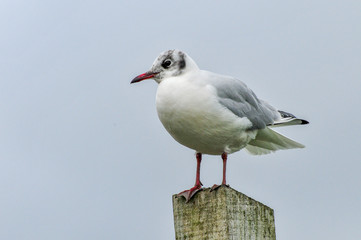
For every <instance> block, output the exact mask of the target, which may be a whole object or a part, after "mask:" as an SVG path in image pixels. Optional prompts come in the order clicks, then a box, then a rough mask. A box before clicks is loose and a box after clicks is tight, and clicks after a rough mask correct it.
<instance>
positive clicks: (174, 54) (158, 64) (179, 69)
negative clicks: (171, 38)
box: [130, 50, 198, 83]
mask: <svg viewBox="0 0 361 240" xmlns="http://www.w3.org/2000/svg"><path fill="white" fill-rule="evenodd" d="M197 69H198V66H197V64H196V63H195V62H194V61H193V59H191V58H190V57H189V56H188V55H187V54H186V53H184V52H182V51H180V50H168V51H165V52H162V53H161V54H160V55H159V57H157V58H156V59H155V61H154V63H153V65H152V67H151V68H150V70H149V71H148V72H146V73H143V74H140V75H139V76H136V77H135V78H134V79H133V80H132V81H131V82H130V83H136V82H140V81H143V80H145V79H151V78H153V79H154V80H155V81H156V82H158V83H160V82H161V81H163V80H164V79H166V78H169V77H177V76H180V75H182V74H185V73H187V72H189V71H192V70H197Z"/></svg>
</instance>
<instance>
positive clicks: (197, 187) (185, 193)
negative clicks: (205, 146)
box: [178, 153, 203, 202]
mask: <svg viewBox="0 0 361 240" xmlns="http://www.w3.org/2000/svg"><path fill="white" fill-rule="evenodd" d="M196 157H197V173H196V183H195V184H194V187H192V188H191V189H189V190H185V191H183V192H180V193H178V196H183V197H185V199H186V202H188V201H189V200H190V199H191V198H192V197H193V196H194V195H195V194H196V193H197V192H198V191H200V190H201V188H202V185H203V184H202V183H201V181H200V175H201V161H202V153H197V154H196Z"/></svg>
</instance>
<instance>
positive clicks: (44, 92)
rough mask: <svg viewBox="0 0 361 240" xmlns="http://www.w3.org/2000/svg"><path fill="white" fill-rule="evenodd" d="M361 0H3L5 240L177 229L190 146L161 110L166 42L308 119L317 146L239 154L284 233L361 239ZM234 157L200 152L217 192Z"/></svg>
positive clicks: (160, 234)
mask: <svg viewBox="0 0 361 240" xmlns="http://www.w3.org/2000/svg"><path fill="white" fill-rule="evenodd" d="M360 12H361V2H360V1H356V0H355V1H351V0H347V1H332V0H331V1H330V0H327V1H326V0H316V1H314V0H313V1H285V0H284V1H283V0H280V1H266V0H264V1H229V2H219V1H179V2H169V1H143V2H141V1H115V0H114V1H87V2H86V1H24V0H19V1H1V2H0V29H1V38H0V114H1V117H0V206H1V212H0V239H16V240H18V239H19V240H20V239H21V240H22V239H24V240H25V239H54V240H56V239H173V238H174V229H173V214H172V202H171V195H172V194H174V193H178V192H180V191H182V190H184V189H188V188H190V187H191V186H192V185H193V184H194V178H195V167H196V161H195V156H194V152H193V150H190V149H187V148H186V147H183V146H181V145H179V144H178V143H177V142H175V141H174V140H173V139H172V138H171V136H170V135H168V133H167V132H166V131H165V129H164V128H163V126H162V125H161V123H160V122H159V120H158V117H157V114H156V110H155V101H154V99H155V92H156V88H157V85H156V83H155V82H154V81H144V82H142V83H140V84H135V85H130V84H129V82H130V80H131V79H132V78H133V77H134V76H136V75H138V74H140V73H143V72H145V71H147V70H148V69H149V68H150V66H151V64H152V62H153V60H154V59H155V58H156V57H157V56H158V54H159V53H160V52H162V51H164V50H167V49H173V48H177V49H181V50H184V51H185V52H187V53H188V54H189V55H190V56H191V57H192V58H193V59H194V60H195V61H196V62H197V63H198V65H199V67H200V68H201V69H206V70H210V71H213V72H217V73H222V74H227V75H232V76H235V77H237V78H240V79H242V80H243V81H244V82H246V83H247V85H248V86H249V87H250V88H252V89H253V91H254V92H255V93H256V94H257V95H258V96H259V97H260V98H262V99H264V100H267V101H268V102H270V103H271V104H272V105H274V106H275V107H277V108H279V109H282V110H285V111H289V112H291V113H293V114H295V115H297V116H299V117H302V118H305V119H307V120H309V121H310V122H311V124H310V125H308V126H296V127H289V128H283V129H277V130H278V131H279V132H281V133H283V134H285V135H286V136H288V137H290V138H293V139H295V140H297V141H299V142H301V143H303V144H305V145H306V146H307V147H306V149H302V150H289V151H279V152H277V153H275V154H270V155H265V156H251V155H248V154H247V153H246V152H244V151H240V152H238V153H235V154H232V155H230V156H229V165H228V166H229V167H228V172H227V173H228V176H227V177H228V182H229V184H230V185H231V186H232V187H233V188H235V189H237V190H239V191H240V192H243V193H244V194H246V195H248V196H250V197H252V198H254V199H256V200H258V201H260V202H262V203H264V204H266V205H268V206H270V207H272V208H273V209H274V210H275V218H276V234H277V239H278V240H288V239H293V240H304V239H360V238H361V228H360V226H361V205H360V202H361V190H360V189H361V187H360V185H361V174H360V170H361V161H360V148H361V144H360V134H361V128H360V119H361V111H360V105H361V97H360V96H361V94H360V91H361V81H360V78H361V60H360V59H361V58H360V56H361V44H360V43H361V28H360V22H361V14H360ZM221 172H222V161H221V160H220V157H217V156H204V161H203V165H202V171H201V179H202V182H203V184H204V185H205V186H206V187H209V186H212V185H213V184H214V183H220V182H221Z"/></svg>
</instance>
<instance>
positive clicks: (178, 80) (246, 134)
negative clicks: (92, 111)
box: [130, 49, 309, 202]
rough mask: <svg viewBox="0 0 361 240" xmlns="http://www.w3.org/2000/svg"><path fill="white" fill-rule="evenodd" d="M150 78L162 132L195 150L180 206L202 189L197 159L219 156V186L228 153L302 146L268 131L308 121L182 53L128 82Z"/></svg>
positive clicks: (171, 53) (164, 56)
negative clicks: (192, 177)
mask: <svg viewBox="0 0 361 240" xmlns="http://www.w3.org/2000/svg"><path fill="white" fill-rule="evenodd" d="M146 79H153V80H155V82H156V83H158V88H157V93H156V109H157V113H158V117H159V119H160V121H161V122H162V124H163V126H164V128H165V129H166V130H167V131H168V133H169V134H170V135H171V136H172V137H173V138H174V139H175V140H176V141H177V142H179V143H180V144H182V145H184V146H186V147H188V148H190V149H193V150H195V152H196V160H197V170H196V181H195V184H194V186H193V187H192V188H190V189H188V190H185V191H182V192H180V193H179V194H178V196H183V197H185V199H186V202H188V201H190V199H191V198H192V197H193V196H194V195H195V194H196V193H197V192H198V191H200V190H201V189H202V186H203V184H202V182H201V181H200V168H201V161H202V155H203V154H207V155H220V156H221V158H222V161H223V177H222V184H221V185H216V184H215V185H213V187H212V188H211V190H216V189H217V188H218V187H220V186H229V185H227V181H226V165H227V159H228V155H229V154H231V153H234V152H237V151H239V150H241V149H245V150H246V151H247V152H248V153H250V154H253V155H261V154H268V153H271V152H274V151H277V150H281V149H293V148H304V147H305V146H304V145H302V144H300V143H298V142H296V141H294V140H291V139H290V138H287V137H285V136H283V135H281V134H280V133H277V132H276V131H274V130H273V129H272V128H274V127H281V126H290V125H304V124H308V123H309V122H308V121H307V120H304V119H300V118H297V117H295V116H294V115H293V114H291V113H288V112H285V111H281V110H278V109H276V108H275V107H273V106H272V105H270V104H268V103H267V102H266V101H264V100H261V99H259V98H258V97H257V96H256V94H255V93H254V92H253V91H252V90H251V89H250V88H249V87H248V86H247V85H246V84H245V83H244V82H242V81H241V80H239V79H237V78H234V77H231V76H225V75H221V74H217V73H213V72H210V71H206V70H201V69H200V68H199V67H198V65H197V64H196V62H195V61H194V60H193V59H192V58H191V57H190V56H189V55H187V54H186V53H185V52H183V51H181V50H177V49H173V50H167V51H164V52H162V53H161V54H160V55H159V56H158V57H157V58H156V59H155V61H154V62H153V65H152V67H151V68H150V70H148V71H147V72H145V73H143V74H140V75H138V76H136V77H135V78H134V79H133V80H132V81H131V82H130V83H137V82H141V81H143V80H146Z"/></svg>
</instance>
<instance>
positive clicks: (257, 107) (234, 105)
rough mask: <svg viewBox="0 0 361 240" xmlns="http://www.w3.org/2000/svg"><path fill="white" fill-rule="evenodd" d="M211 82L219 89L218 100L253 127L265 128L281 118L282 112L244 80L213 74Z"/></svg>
mask: <svg viewBox="0 0 361 240" xmlns="http://www.w3.org/2000/svg"><path fill="white" fill-rule="evenodd" d="M209 84H210V85H212V86H213V87H215V89H216V90H217V95H218V101H219V103H220V104H222V105H223V106H224V107H226V108H227V109H229V110H230V111H231V112H233V113H234V114H235V115H237V116H239V117H247V118H248V119H249V120H250V121H251V122H252V128H251V129H263V128H265V127H266V126H267V125H272V124H273V123H274V122H275V121H276V120H277V119H279V118H280V113H279V112H278V111H277V110H276V109H275V108H274V107H272V106H271V105H269V104H268V103H266V102H265V101H262V100H260V99H258V98H257V96H256V95H255V94H254V93H253V91H252V90H251V89H249V88H248V87H247V85H246V84H244V83H243V82H242V81H240V80H238V79H235V78H232V77H228V76H222V75H217V74H213V77H211V78H210V81H209Z"/></svg>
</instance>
